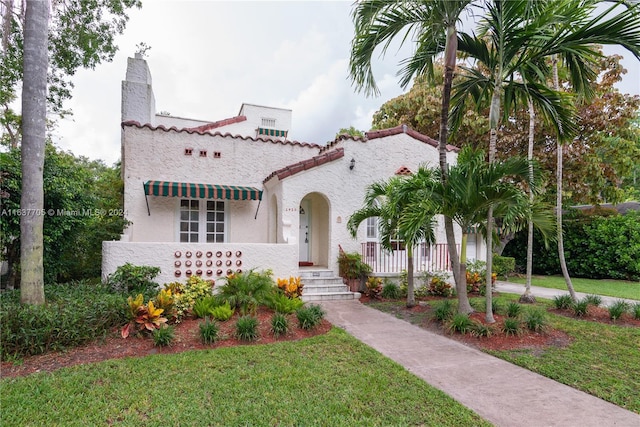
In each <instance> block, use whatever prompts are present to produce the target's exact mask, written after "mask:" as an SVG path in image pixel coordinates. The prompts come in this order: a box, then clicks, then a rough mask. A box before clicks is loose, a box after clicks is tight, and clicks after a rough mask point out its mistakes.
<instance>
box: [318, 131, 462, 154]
mask: <svg viewBox="0 0 640 427" xmlns="http://www.w3.org/2000/svg"><path fill="white" fill-rule="evenodd" d="M401 133H406V134H407V135H409V136H410V137H412V138H415V139H417V140H418V141H422V142H424V143H426V144H429V145H431V146H433V147H436V148H438V141H437V140H435V139H433V138H431V137H429V136H427V135H423V134H421V133H420V132H417V131H415V130H413V129H411V128H410V127H409V126H407V125H400V126H396V127H394V128H389V129H381V130H374V131H370V132H365V135H366V137H365V138H362V137H358V136H350V135H347V134H342V135H338V136H337V137H336V139H334V140H333V141H331V142H329V144H327V145H326V146H325V147H324V148H323V150H328V149H330V148H332V147H333V146H334V145H336V144H338V143H340V142H341V141H343V140H345V139H351V140H354V141H361V142H367V141H371V140H372V139H376V138H384V137H385V136H391V135H398V134H401ZM447 151H455V152H458V151H460V149H459V148H458V147H456V146H453V145H450V144H447Z"/></svg>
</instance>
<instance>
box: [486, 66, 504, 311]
mask: <svg viewBox="0 0 640 427" xmlns="http://www.w3.org/2000/svg"><path fill="white" fill-rule="evenodd" d="M501 74H502V70H501V69H500V70H499V72H498V73H497V74H496V79H495V82H494V88H493V96H492V98H491V107H490V109H489V124H490V127H491V131H490V136H489V163H493V162H494V161H495V158H496V143H497V141H498V121H499V118H500V96H501V95H502V94H501V84H500V80H499V76H501ZM492 268H493V206H489V212H488V213H487V271H486V276H485V281H486V292H485V297H486V311H485V321H486V322H487V323H495V321H496V319H495V318H494V317H493V304H492V303H493V301H492V300H493V294H492V292H493V284H492V283H491V278H492V274H491V273H492Z"/></svg>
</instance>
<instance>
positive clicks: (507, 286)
mask: <svg viewBox="0 0 640 427" xmlns="http://www.w3.org/2000/svg"><path fill="white" fill-rule="evenodd" d="M495 289H496V291H498V292H505V293H508V294H519V295H522V294H524V284H521V283H511V282H504V281H501V280H497V281H496V283H495ZM531 293H532V294H533V296H534V297H540V298H546V299H553V297H555V296H558V295H568V294H569V291H568V290H567V289H551V288H541V287H539V286H531ZM587 295H588V294H585V293H583V292H576V296H577V297H578V299H582V298H584V297H585V296H587ZM600 297H601V298H602V306H604V307H608V306H610V305H611V304H613V303H614V302H616V301H618V300H624V301H626V302H628V303H629V304H635V303H637V302H640V295H638V298H637V299H635V300H633V299H624V298H616V297H607V296H603V295H601V296H600Z"/></svg>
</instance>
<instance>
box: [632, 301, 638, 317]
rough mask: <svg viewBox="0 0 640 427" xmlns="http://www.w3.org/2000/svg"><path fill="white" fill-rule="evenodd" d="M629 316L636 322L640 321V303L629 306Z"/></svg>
mask: <svg viewBox="0 0 640 427" xmlns="http://www.w3.org/2000/svg"><path fill="white" fill-rule="evenodd" d="M631 314H632V315H633V318H634V319H636V320H640V302H637V303H635V304H633V305H632V306H631Z"/></svg>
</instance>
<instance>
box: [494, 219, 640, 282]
mask: <svg viewBox="0 0 640 427" xmlns="http://www.w3.org/2000/svg"><path fill="white" fill-rule="evenodd" d="M563 229H564V234H565V237H564V248H565V252H566V253H570V254H571V256H570V257H567V268H568V269H569V271H571V275H572V276H575V277H587V278H592V279H607V278H608V279H621V280H632V281H637V280H640V211H628V212H627V213H626V214H625V215H609V216H605V215H603V213H602V212H599V214H598V215H593V214H586V213H582V212H579V211H573V212H569V213H567V214H566V215H565V216H564V221H563ZM526 247H527V232H526V231H524V232H519V233H516V238H515V239H514V240H513V241H511V242H510V243H509V244H508V245H507V246H506V247H505V250H504V252H503V255H510V256H513V257H515V258H516V262H517V264H518V265H525V264H526V253H527V250H526ZM533 250H534V253H533V272H534V274H545V275H553V274H561V273H562V272H561V270H560V263H559V261H558V251H550V250H548V249H546V248H545V246H544V244H543V239H542V237H541V235H540V234H539V232H538V231H537V230H536V236H535V237H534V249H533Z"/></svg>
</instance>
